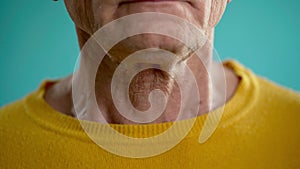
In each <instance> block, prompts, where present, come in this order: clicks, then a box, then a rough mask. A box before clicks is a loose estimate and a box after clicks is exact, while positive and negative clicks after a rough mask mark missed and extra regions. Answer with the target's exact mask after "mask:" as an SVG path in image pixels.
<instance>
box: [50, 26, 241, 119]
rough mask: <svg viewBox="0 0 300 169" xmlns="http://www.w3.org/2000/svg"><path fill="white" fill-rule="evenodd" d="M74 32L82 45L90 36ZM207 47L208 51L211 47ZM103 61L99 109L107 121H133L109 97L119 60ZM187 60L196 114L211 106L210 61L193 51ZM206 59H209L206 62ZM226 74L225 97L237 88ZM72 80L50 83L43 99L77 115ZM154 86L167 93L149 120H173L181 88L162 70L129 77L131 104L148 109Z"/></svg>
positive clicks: (98, 83)
mask: <svg viewBox="0 0 300 169" xmlns="http://www.w3.org/2000/svg"><path fill="white" fill-rule="evenodd" d="M77 33H78V38H79V44H80V45H81V47H83V45H84V43H85V42H86V41H87V40H88V37H89V36H88V35H86V34H85V33H84V32H81V31H80V30H77ZM208 51H210V49H209V50H208ZM83 59H84V58H83ZM103 63H104V64H101V65H100V66H99V69H98V72H97V76H96V79H95V92H96V93H95V94H96V100H97V102H98V106H99V108H100V110H101V112H102V113H103V116H104V117H105V120H106V121H107V122H108V123H117V124H132V123H135V122H133V121H130V120H128V119H126V118H125V117H123V116H122V115H120V113H119V112H118V111H117V109H116V107H115V106H114V102H113V100H112V97H111V93H110V91H111V90H110V87H111V81H112V76H113V73H114V71H115V69H116V67H117V66H118V64H116V63H115V62H113V61H112V60H110V59H109V57H105V58H104V60H103ZM187 63H188V65H189V67H190V69H191V70H192V71H193V73H194V74H195V79H196V82H197V84H198V92H199V94H200V96H201V97H200V105H199V110H200V111H199V112H198V115H201V114H204V113H208V112H209V110H210V107H211V105H210V104H211V102H210V101H211V98H210V97H211V93H210V88H209V75H208V72H207V69H206V68H205V66H206V67H207V66H209V65H205V66H204V65H203V64H204V63H203V62H201V61H200V60H199V59H198V58H197V56H195V55H194V56H192V57H191V58H189V60H188V62H187ZM208 63H209V62H207V63H205V64H208ZM86 69H88V68H86ZM225 76H226V77H225V78H226V81H227V84H224V85H226V86H227V92H226V93H227V96H226V100H228V99H229V98H230V97H231V96H232V95H233V94H234V92H235V90H236V87H237V85H238V78H237V77H236V75H235V74H234V72H233V71H231V70H228V69H226V68H225ZM71 80H72V79H71V78H67V79H64V80H62V81H61V82H58V83H57V84H56V85H54V86H53V87H51V88H50V89H49V90H48V91H47V92H46V96H45V99H46V101H47V102H48V103H49V104H50V105H51V106H52V107H53V108H54V109H56V110H58V111H60V112H62V113H64V114H68V115H72V116H75V117H76V114H74V111H72V110H74V108H73V107H72V105H73V104H74V103H73V101H72V95H71V93H72V87H71V84H72V83H71ZM224 83H225V82H224ZM62 89H64V90H62ZM154 89H159V90H161V91H163V92H164V93H165V95H166V96H167V97H166V98H167V105H166V109H165V111H164V113H163V114H162V115H161V116H160V117H159V118H157V119H156V120H155V121H153V122H151V123H162V122H170V121H175V120H176V119H177V115H178V113H179V109H180V102H181V93H180V89H179V87H178V84H177V83H176V82H175V81H174V79H172V78H171V77H170V76H169V75H168V74H166V73H165V72H163V71H161V70H157V69H148V70H145V71H142V72H140V73H138V74H137V75H136V76H135V77H134V78H133V79H132V81H131V84H130V86H129V98H130V101H131V103H132V105H133V106H134V107H135V108H136V109H138V110H140V111H145V110H147V109H148V108H149V106H150V105H149V100H148V98H149V93H150V92H151V91H152V90H154ZM59 100H65V101H64V102H65V104H64V105H63V104H61V101H59ZM66 103H68V104H66ZM223 104H225V103H224V102H219V103H218V105H214V106H213V107H219V106H222V105H223ZM182 118H183V119H186V118H192V116H191V115H189V114H185V116H182ZM177 120H182V119H177Z"/></svg>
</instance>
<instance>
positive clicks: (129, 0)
mask: <svg viewBox="0 0 300 169" xmlns="http://www.w3.org/2000/svg"><path fill="white" fill-rule="evenodd" d="M145 2H148V3H166V2H168V3H170V2H174V3H175V2H177V3H178V2H185V3H188V4H190V5H191V6H194V5H193V4H192V3H191V2H190V1H186V0H124V1H121V2H120V3H119V6H122V5H126V4H133V3H145Z"/></svg>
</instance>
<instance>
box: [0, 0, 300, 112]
mask: <svg viewBox="0 0 300 169" xmlns="http://www.w3.org/2000/svg"><path fill="white" fill-rule="evenodd" d="M299 9H300V1H299V0H284V1H283V0H250V1H247V0H233V1H232V3H231V4H229V6H228V9H227V11H226V13H225V15H224V17H223V20H222V21H221V23H220V24H219V25H218V26H217V28H216V41H215V44H216V45H215V48H216V50H217V51H218V53H219V55H220V57H221V58H222V59H228V58H234V59H237V60H238V61H239V62H240V63H242V64H244V65H245V66H247V67H250V68H251V69H252V70H253V71H254V72H255V73H256V74H259V75H261V76H264V77H267V78H268V79H271V80H272V81H275V82H276V83H279V84H281V85H283V86H286V87H289V88H292V89H294V90H298V91H300V78H299V77H300V76H299V73H300V52H299V49H300V33H299V30H300V19H299V17H300V10H299ZM0 13H1V15H0V20H1V22H0V30H1V31H0V44H1V47H0V51H1V57H0V70H1V83H0V93H1V95H0V106H3V105H5V104H7V103H10V102H13V101H15V100H17V99H20V98H22V97H24V96H25V95H27V94H28V93H29V92H31V91H34V90H35V89H36V88H37V87H38V86H39V84H40V83H41V81H43V80H45V79H56V78H59V77H63V76H66V75H68V74H70V73H72V70H73V67H74V64H75V61H76V58H77V56H78V54H79V49H78V45H77V39H76V34H75V31H74V26H73V24H72V21H71V19H70V18H69V17H68V14H67V12H66V10H65V8H64V5H63V2H62V1H60V2H53V1H51V0H30V1H20V0H2V1H1V5H0Z"/></svg>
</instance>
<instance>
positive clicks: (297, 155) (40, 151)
mask: <svg viewBox="0 0 300 169" xmlns="http://www.w3.org/2000/svg"><path fill="white" fill-rule="evenodd" d="M225 65H226V66H228V67H231V68H232V69H233V70H234V71H235V72H236V74H237V75H239V76H240V78H241V82H240V85H239V87H238V89H237V91H236V93H235V95H234V96H233V98H232V99H231V100H230V101H229V102H228V103H227V104H226V105H225V111H224V114H223V117H222V119H221V122H220V124H219V125H218V127H217V129H216V131H215V132H214V134H213V135H212V136H211V137H210V138H209V140H208V141H206V142H205V143H204V144H199V142H198V138H199V134H200V132H201V129H202V126H203V123H204V121H205V119H206V117H207V115H203V116H199V117H197V118H196V121H195V124H194V126H193V128H192V129H191V131H190V132H189V134H188V135H187V136H186V137H185V138H184V139H183V140H182V141H181V142H180V143H179V144H178V145H177V146H175V147H174V148H172V149H171V150H169V151H167V152H165V153H163V154H160V155H158V156H154V157H150V158H126V157H121V156H118V155H115V154H112V153H110V152H108V151H106V150H104V149H102V148H101V147H99V146H98V145H96V144H95V143H94V142H93V141H92V140H91V139H90V138H89V137H88V136H87V135H86V133H85V132H84V131H83V129H82V128H81V125H80V123H79V121H78V120H77V119H75V118H72V117H69V116H66V115H63V114H61V113H59V112H57V111H55V110H53V109H52V108H51V107H50V106H49V105H47V103H46V102H45V101H44V99H43V95H44V93H45V88H46V86H48V85H51V84H52V83H53V82H46V83H44V84H43V85H42V86H41V87H40V89H39V90H37V91H36V92H34V93H32V94H30V95H29V96H27V97H26V98H24V99H23V100H20V101H18V102H16V103H13V104H11V105H8V106H6V107H3V108H2V109H1V111H0V168H1V169H2V168H3V169H4V168H12V169H18V168H28V169H29V168H30V169H33V168H61V169H65V168H72V169H73V168H80V169H83V168H89V169H93V168H97V169H108V168H111V169H200V168H204V169H219V168H220V169H221V168H222V169H227V168H228V169H247V168H249V169H268V168H270V169H271V168H272V169H277V168H278V169H279V168H280V169H300V95H299V94H297V93H295V92H292V91H290V90H288V89H285V88H282V87H279V86H277V85H274V84H273V83H271V82H269V81H267V80H265V79H262V78H260V77H257V76H255V75H254V74H252V73H251V72H250V71H249V70H247V69H245V68H243V67H242V66H240V65H239V64H237V63H234V62H228V63H225ZM170 125H171V124H167V123H163V124H151V125H112V126H113V127H114V128H117V129H118V130H119V131H122V132H123V134H127V135H131V136H136V137H147V136H153V135H155V134H157V133H161V132H162V131H164V130H166V129H167V128H168V127H169V126H170ZM126 132H128V133H126ZM132 133H133V134H132ZM111 142H112V143H113V142H114V141H113V140H111ZM116 146H118V145H116ZM125 151H126V150H125Z"/></svg>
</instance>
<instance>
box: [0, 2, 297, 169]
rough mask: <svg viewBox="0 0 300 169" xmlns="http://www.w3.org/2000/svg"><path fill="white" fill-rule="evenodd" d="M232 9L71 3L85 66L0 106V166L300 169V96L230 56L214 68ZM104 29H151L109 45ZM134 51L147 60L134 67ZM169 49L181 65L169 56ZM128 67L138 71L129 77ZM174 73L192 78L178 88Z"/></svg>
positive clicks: (220, 5) (210, 5)
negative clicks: (216, 45)
mask: <svg viewBox="0 0 300 169" xmlns="http://www.w3.org/2000/svg"><path fill="white" fill-rule="evenodd" d="M228 2H229V1H228V0H189V1H185V0H172V1H171V0H65V4H66V7H67V9H68V12H69V14H70V16H71V18H72V19H73V21H74V23H75V26H76V31H77V36H78V40H79V45H80V47H81V49H82V55H81V61H80V66H79V68H78V69H77V71H76V72H75V73H74V74H73V75H72V76H70V77H67V78H64V79H61V80H58V81H47V82H44V83H43V84H42V85H41V87H40V88H39V89H38V90H37V91H36V92H34V93H32V94H30V95H29V96H27V97H26V98H24V99H23V100H20V101H18V102H16V103H13V104H11V105H8V106H6V107H4V108H2V109H1V112H0V131H1V132H0V136H1V140H0V147H1V153H0V154H1V156H0V168H112V169H114V168H130V169H142V168H161V169H165V168H172V169H176V168H189V169H196V168H300V161H299V159H300V151H299V148H300V132H299V129H300V125H299V120H300V113H299V112H300V95H299V94H297V93H294V92H292V91H290V90H288V89H285V88H282V87H279V86H277V85H275V84H273V83H271V82H269V81H267V80H265V79H263V78H261V77H258V76H256V75H254V74H253V73H252V72H251V71H249V70H247V69H246V68H244V67H243V66H241V65H239V64H238V63H236V62H234V61H227V62H225V63H223V64H216V63H215V61H213V52H212V51H213V45H212V42H213V37H214V27H215V26H216V25H217V23H218V22H219V20H220V18H221V17H222V14H223V12H224V10H225V8H226V5H227V3H228ZM124 18H125V19H124ZM126 18H127V19H128V18H129V20H126ZM132 18H133V19H132ZM122 19H124V20H123V21H124V22H122ZM146 19H147V20H146ZM173 19H174V22H173ZM114 21H117V22H116V24H115V25H113V24H111V23H113V22H114ZM169 21H170V23H169ZM133 23H134V24H133ZM107 25H110V27H108V28H107V30H106V31H110V32H111V33H112V34H114V35H120V34H121V35H123V34H125V35H129V34H130V33H129V34H127V33H128V32H130V30H132V29H139V30H142V31H144V33H136V34H131V35H133V36H128V37H125V38H123V39H121V40H120V41H119V42H118V43H116V44H114V43H111V44H112V45H111V48H109V47H108V48H106V47H107V46H105V45H107V44H109V43H108V42H110V41H111V40H110V39H109V37H110V35H109V36H108V35H107V34H104V33H105V31H103V29H102V28H105V26H107ZM111 25H112V26H111ZM116 25H117V26H116ZM165 25H167V26H165ZM186 25H193V26H187V27H185V26H186ZM127 28H130V29H127ZM177 28H178V29H177ZM194 28H197V29H195V30H198V31H199V32H200V34H201V36H198V35H199V34H198V33H199V32H198V33H197V31H196V33H195V34H193V33H194V32H193V30H194ZM120 29H121V31H120ZM99 30H100V35H99ZM174 30H176V31H174ZM180 30H181V31H180ZM101 31H102V32H101ZM151 31H152V33H151ZM159 31H162V32H165V33H168V32H173V33H174V34H175V35H174V37H181V36H182V35H185V36H182V37H184V38H185V40H186V39H190V40H189V41H185V40H182V41H180V39H176V38H174V37H168V36H164V35H162V34H157V33H155V32H159ZM101 33H102V34H101ZM191 33H192V36H190V35H191ZM112 36H113V35H112ZM114 37H115V36H114ZM116 37H117V36H116ZM204 37H206V38H207V39H206V40H203V38H204ZM204 39H205V38H204ZM185 42H190V44H188V45H187V44H185ZM202 42H204V43H202ZM99 44H101V45H100V47H99V46H97V45H99ZM189 45H190V46H189ZM187 46H188V47H187ZM106 49H109V50H108V51H106ZM147 49H150V50H147ZM105 51H106V52H105ZM139 51H143V53H142V54H140V53H139V56H143V57H141V58H139V59H141V61H139V59H138V57H136V58H134V59H131V60H130V56H133V55H134V54H136V53H137V52H139ZM103 52H104V54H105V57H104V58H103V59H102V60H101V59H100V60H99V55H100V53H103ZM172 54H173V55H176V58H177V59H168V58H169V57H168V55H172ZM198 55H200V56H198ZM157 56H160V57H157ZM145 58H146V59H145ZM153 58H155V59H153ZM170 58H171V57H170ZM128 60H129V61H128ZM149 60H151V61H149ZM125 61H128V65H129V66H128V65H127V67H126V66H125V68H124V67H122V65H126V64H124V62H125ZM155 61H157V63H156V62H155ZM97 62H101V63H97ZM133 62H134V63H136V64H133V67H131V68H130V63H131V64H132V63H133ZM98 64H100V65H98ZM149 65H150V66H149ZM184 65H186V66H188V67H189V70H190V71H191V72H192V73H193V75H194V78H189V76H188V72H189V71H186V70H187V69H185V68H181V66H184ZM120 67H121V68H120ZM140 67H146V68H147V69H146V68H145V69H141V68H140ZM122 70H125V71H123V73H122V74H121V75H119V76H115V75H114V74H116V73H117V72H118V71H121V72H122ZM131 70H138V71H137V72H136V74H134V73H133V75H132V76H129V75H127V74H126V73H127V72H130V71H131ZM174 72H177V73H179V74H180V75H181V76H180V77H182V78H184V79H185V80H183V81H180V80H179V81H177V80H178V79H176V77H175V76H172V73H174ZM178 77H179V76H178ZM127 81H129V82H130V84H129V85H128V86H126V85H124V84H126V83H125V82H127ZM122 85H123V87H122ZM124 86H125V87H124ZM195 86H196V87H195ZM157 89H158V90H160V91H162V92H161V93H160V95H159V94H157V93H155V92H153V91H157ZM127 90H128V91H127ZM124 93H125V94H128V98H127V97H126V96H125V97H122V96H123V95H122V94H124ZM114 94H115V95H116V96H117V97H116V98H114ZM161 94H162V95H161ZM157 96H165V97H164V99H162V100H160V99H159V98H156V97H157ZM153 98H155V99H153ZM148 99H149V100H148ZM128 100H129V102H130V104H132V106H133V107H134V108H133V109H130V108H129V109H125V110H128V111H131V110H133V111H132V112H131V114H130V113H129V116H126V115H124V114H122V110H124V109H122V106H121V108H120V107H118V105H124V103H125V104H128V102H127V101H128ZM149 102H150V103H149ZM152 103H155V104H154V105H153V104H152ZM161 103H165V104H161ZM95 105H96V106H95ZM161 105H162V106H163V107H162V108H163V112H162V113H161V114H159V115H156V116H155V117H156V118H153V116H152V113H154V114H155V111H153V112H152V111H147V110H149V109H150V110H153V109H154V110H157V109H156V107H157V106H158V107H159V106H161ZM189 106H190V107H189ZM153 107H154V108H153ZM123 108H124V107H123ZM152 108H153V109H152ZM158 109H160V107H159V108H158ZM99 111H100V112H101V113H99ZM95 112H98V113H95ZM143 112H147V113H143ZM195 112H196V113H195ZM218 112H221V113H222V116H220V113H218ZM125 114H126V111H125ZM210 115H213V116H210ZM137 117H138V118H137ZM211 117H212V118H211ZM131 118H132V119H131ZM191 121H192V122H191ZM206 121H208V122H206ZM103 123H106V124H103ZM175 124H176V126H179V127H177V128H176V127H174V128H173V130H171V128H172V126H173V125H175ZM177 124H178V125H177ZM186 124H187V125H188V124H191V125H190V128H188V130H187V132H186V134H183V135H181V134H182V133H185V132H182V131H181V130H185V129H186V127H185V126H187V125H186ZM213 124H217V126H216V127H215V128H214V127H213V126H214V125H213ZM99 126H100V127H99ZM104 126H106V127H104ZM207 126H208V127H207ZM109 128H110V129H112V130H113V131H117V133H119V134H120V135H118V134H116V135H117V136H115V135H114V134H111V132H112V130H110V129H109ZM207 128H208V129H213V130H206V129H207ZM169 129H170V131H169ZM203 130H205V131H209V132H207V133H206V132H203ZM212 131H214V132H212ZM201 132H202V134H203V133H204V134H203V135H204V137H200V141H199V134H200V133H201ZM95 133H96V134H95ZM164 133H168V134H169V135H167V137H165V138H163V139H160V140H159V141H156V140H155V138H156V136H157V138H158V136H161V135H163V134H164ZM178 135H180V136H178ZM203 135H202V136H203ZM124 136H126V137H124ZM181 136H182V137H181ZM183 136H184V137H183ZM124 138H126V139H127V140H126V139H124ZM130 138H131V139H130ZM147 138H153V139H152V140H150V142H147ZM178 138H180V139H178ZM124 140H125V141H124ZM174 140H177V141H174ZM173 142H174V143H176V144H173Z"/></svg>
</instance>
